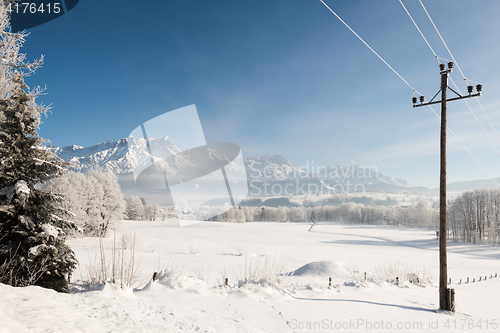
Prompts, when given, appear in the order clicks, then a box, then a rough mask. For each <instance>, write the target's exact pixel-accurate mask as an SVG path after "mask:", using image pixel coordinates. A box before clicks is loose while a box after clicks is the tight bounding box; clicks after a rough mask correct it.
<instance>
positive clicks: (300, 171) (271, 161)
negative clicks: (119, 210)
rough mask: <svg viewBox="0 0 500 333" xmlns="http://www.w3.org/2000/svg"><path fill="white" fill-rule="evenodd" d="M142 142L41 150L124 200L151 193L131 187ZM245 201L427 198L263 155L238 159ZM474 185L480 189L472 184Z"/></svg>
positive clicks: (366, 172)
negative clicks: (372, 195) (116, 186)
mask: <svg viewBox="0 0 500 333" xmlns="http://www.w3.org/2000/svg"><path fill="white" fill-rule="evenodd" d="M149 144H150V146H151V147H152V148H153V149H154V150H157V151H164V152H166V153H167V154H166V155H171V154H172V155H176V158H175V163H176V164H178V165H187V164H189V163H191V164H192V163H193V162H192V161H188V160H183V158H184V157H183V156H184V154H179V153H180V150H179V149H178V148H177V146H176V145H175V144H174V143H173V142H172V141H171V140H170V139H169V138H168V137H163V138H157V139H154V138H149ZM145 145H146V140H145V139H143V138H140V139H134V138H132V137H128V138H123V139H120V140H116V141H108V142H104V143H99V144H96V145H93V146H90V147H81V146H76V145H73V146H66V147H56V146H47V147H46V149H48V150H50V151H52V152H53V153H55V154H56V155H57V156H59V157H60V158H62V159H63V160H65V161H67V162H70V163H71V168H72V169H73V170H75V171H85V170H86V169H89V168H100V169H102V170H111V171H113V172H114V173H116V174H117V175H118V179H119V182H120V185H121V187H122V191H123V192H124V194H125V196H129V195H140V196H145V197H147V196H148V193H149V192H150V191H152V190H145V189H142V188H140V187H138V186H137V185H136V184H135V181H134V177H133V174H132V171H133V165H134V163H135V162H136V161H137V160H138V159H140V158H143V157H141V152H142V156H143V155H144V153H143V151H144V147H145ZM244 161H245V168H246V173H247V179H248V185H249V195H250V196H290V195H300V194H303V193H305V192H310V193H311V192H312V193H318V194H319V193H332V194H333V193H337V194H338V193H344V192H351V191H368V192H370V191H385V192H396V191H408V192H428V191H430V189H428V188H426V187H415V186H412V185H411V184H409V183H408V182H407V181H406V180H404V179H393V178H391V177H389V176H386V175H383V174H382V173H380V172H379V171H378V170H377V169H376V168H372V167H367V166H362V165H351V166H341V165H333V166H324V167H319V166H315V165H306V166H303V167H299V166H296V165H295V164H293V163H292V162H291V161H289V160H288V159H286V158H284V157H283V156H281V155H278V154H274V155H265V156H261V157H248V158H245V159H244ZM484 183H485V185H488V183H487V182H484ZM474 184H475V182H461V183H453V184H450V185H449V189H450V190H454V191H459V190H460V188H461V187H466V189H473V188H474V186H475V185H474ZM478 184H481V183H480V182H478Z"/></svg>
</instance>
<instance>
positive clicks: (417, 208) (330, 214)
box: [212, 201, 438, 227]
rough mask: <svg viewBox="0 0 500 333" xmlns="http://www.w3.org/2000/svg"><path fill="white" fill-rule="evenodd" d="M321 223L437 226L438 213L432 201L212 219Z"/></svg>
mask: <svg viewBox="0 0 500 333" xmlns="http://www.w3.org/2000/svg"><path fill="white" fill-rule="evenodd" d="M313 212H314V215H315V216H316V218H315V220H316V221H318V222H344V223H364V224H385V225H401V226H411V227H437V225H438V210H437V209H436V208H435V207H432V206H431V204H430V203H429V202H428V201H421V202H419V203H418V204H417V205H413V206H409V207H386V206H364V205H363V204H357V203H353V202H348V203H343V204H341V205H338V206H317V207H304V206H301V207H262V206H261V207H243V206H239V207H234V208H233V209H231V210H229V211H227V212H225V213H223V214H221V215H219V216H216V217H215V218H213V219H212V220H214V221H220V222H253V221H276V222H307V221H310V220H311V216H313Z"/></svg>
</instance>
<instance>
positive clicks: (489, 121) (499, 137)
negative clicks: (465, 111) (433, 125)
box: [399, 0, 500, 151]
mask: <svg viewBox="0 0 500 333" xmlns="http://www.w3.org/2000/svg"><path fill="white" fill-rule="evenodd" d="M418 1H419V2H420V5H422V8H423V9H424V11H425V13H426V14H427V17H428V18H429V20H430V21H431V23H432V25H433V26H434V29H435V30H436V32H437V34H438V35H439V38H441V41H442V42H443V44H444V46H445V47H446V50H448V53H449V54H450V56H451V58H452V59H453V62H454V63H455V65H456V66H457V68H458V70H459V71H460V74H462V77H463V79H464V80H465V82H467V81H469V80H468V79H467V78H466V77H465V75H464V73H463V72H462V69H460V66H459V65H458V63H457V61H456V60H455V57H453V54H452V53H451V51H450V49H449V48H448V45H446V42H445V41H444V38H443V36H441V34H440V33H439V30H438V28H437V27H436V25H435V24H434V21H433V20H432V18H431V15H430V14H429V12H428V11H427V9H426V8H425V6H424V4H423V3H422V0H418ZM399 2H401V0H399ZM401 4H402V3H401ZM403 7H404V6H403ZM408 15H409V14H408ZM419 31H420V29H419ZM429 47H430V46H429ZM433 52H434V51H433ZM434 55H435V53H434ZM472 82H473V81H472ZM476 83H477V82H476ZM453 84H454V85H455V87H456V88H457V89H458V87H457V86H456V84H455V82H453ZM476 101H477V103H478V104H479V106H480V107H481V110H482V111H483V113H484V116H485V117H486V119H487V120H488V123H489V124H490V126H491V128H492V129H493V132H495V135H496V136H497V138H498V140H500V136H499V135H498V133H497V131H496V130H495V127H493V124H492V123H491V120H490V118H489V117H488V115H487V114H486V111H485V110H484V108H483V105H482V104H481V102H480V101H479V99H478V98H476ZM466 103H467V102H466ZM467 106H469V104H468V103H467ZM469 109H470V110H471V112H472V109H471V108H470V106H469ZM472 113H473V114H474V112H472ZM474 117H476V115H475V114H474ZM476 119H477V117H476ZM478 121H479V120H478ZM481 127H483V126H482V125H481ZM483 130H484V128H483ZM485 132H486V131H485ZM486 135H488V134H486ZM488 138H489V135H488ZM490 141H491V139H490ZM495 149H496V146H495ZM497 151H498V149H497Z"/></svg>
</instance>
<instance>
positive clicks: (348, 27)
mask: <svg viewBox="0 0 500 333" xmlns="http://www.w3.org/2000/svg"><path fill="white" fill-rule="evenodd" d="M319 1H321V3H322V4H323V5H325V7H326V8H328V9H329V10H330V11H331V12H332V13H333V15H335V16H336V17H337V18H338V19H339V20H340V22H342V23H343V24H344V25H345V26H346V27H347V29H349V30H351V32H352V33H353V34H354V35H355V36H356V37H358V38H359V40H360V41H362V42H363V44H365V45H366V46H367V47H368V48H369V49H370V50H371V51H372V52H373V53H374V54H375V55H376V56H377V57H378V58H379V59H380V60H382V62H383V63H384V64H386V65H387V67H389V68H390V69H391V70H392V71H393V72H394V74H396V75H397V76H399V78H400V79H401V80H403V81H404V83H406V84H407V85H408V87H410V88H411V89H412V90H413V91H415V92H416V93H418V94H419V95H422V94H421V93H419V92H418V91H417V90H416V89H415V88H413V87H412V86H411V85H410V84H409V83H408V82H407V81H406V80H405V79H403V77H402V76H401V75H399V73H398V72H396V70H395V69H394V68H392V67H391V65H389V64H388V63H387V62H386V61H385V60H384V59H383V58H382V57H381V56H380V55H379V54H378V53H377V52H375V50H374V49H372V47H371V46H370V45H368V43H367V42H365V41H364V40H363V38H361V37H359V35H358V34H357V33H356V32H355V31H354V30H352V29H351V27H350V26H349V25H348V24H347V23H345V22H344V20H342V19H341V18H340V16H338V15H337V13H335V12H334V11H333V10H332V9H331V8H330V7H328V5H327V4H326V3H324V2H323V0H319Z"/></svg>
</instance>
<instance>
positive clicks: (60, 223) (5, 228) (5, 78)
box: [0, 6, 77, 291]
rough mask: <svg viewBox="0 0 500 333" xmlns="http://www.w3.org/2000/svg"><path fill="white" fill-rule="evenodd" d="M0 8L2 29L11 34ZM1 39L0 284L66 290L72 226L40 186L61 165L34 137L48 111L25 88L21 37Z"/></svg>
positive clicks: (73, 263)
mask: <svg viewBox="0 0 500 333" xmlns="http://www.w3.org/2000/svg"><path fill="white" fill-rule="evenodd" d="M0 7H1V8H0V20H1V22H0V24H1V28H2V29H7V30H9V25H8V17H7V16H6V15H5V8H4V6H0ZM6 17H7V19H6ZM6 20H7V21H6ZM6 22H7V23H6ZM0 34H1V35H0V37H1V39H2V40H1V41H0V54H1V55H2V56H3V58H2V62H1V63H0V74H1V77H0V88H1V95H0V282H1V283H4V284H10V285H12V286H26V285H32V284H35V285H39V286H43V287H47V288H52V289H54V290H57V291H67V285H68V278H69V276H70V274H71V272H72V271H73V269H74V268H75V266H76V263H77V262H76V259H75V255H74V253H73V251H72V250H71V249H70V248H69V247H68V246H67V245H66V244H65V243H64V241H65V233H64V230H65V229H69V228H73V227H75V226H74V224H73V223H72V222H69V221H67V220H66V219H65V212H64V211H62V210H60V209H57V208H56V206H55V203H56V202H57V201H58V200H61V197H60V196H58V195H56V194H53V193H51V192H44V191H42V190H40V189H39V186H38V185H39V184H41V183H44V182H46V181H48V180H50V179H51V178H53V177H56V176H58V175H61V174H62V173H63V171H64V166H65V164H64V162H62V160H60V159H59V158H57V157H55V156H54V155H53V154H52V153H51V152H49V151H48V150H45V149H43V147H42V143H43V142H44V141H45V140H44V139H42V138H40V137H39V136H38V133H37V130H38V128H39V125H40V122H41V119H40V118H41V115H42V114H45V113H46V112H47V110H48V108H47V107H44V106H43V105H37V104H36V103H35V98H36V96H37V95H38V94H39V93H40V91H39V90H28V87H27V86H26V85H25V83H24V79H23V75H26V74H27V73H26V72H31V71H32V70H33V67H32V64H26V63H25V62H24V55H23V54H20V53H18V51H19V47H20V46H21V45H22V42H23V41H24V36H23V34H12V33H10V32H9V31H5V30H2V31H0ZM2 42H3V43H2ZM9 50H10V51H9ZM37 64H38V65H39V64H40V62H37ZM27 90H28V91H27Z"/></svg>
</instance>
